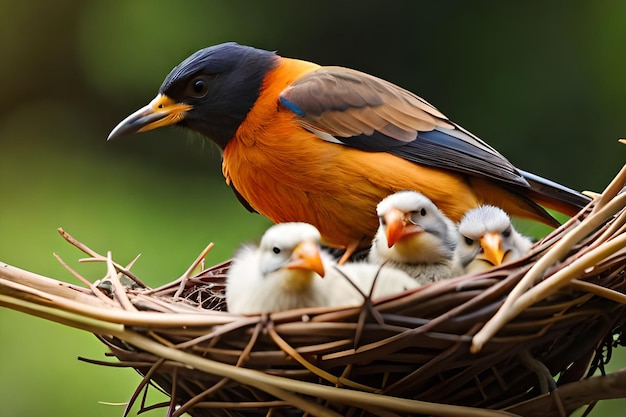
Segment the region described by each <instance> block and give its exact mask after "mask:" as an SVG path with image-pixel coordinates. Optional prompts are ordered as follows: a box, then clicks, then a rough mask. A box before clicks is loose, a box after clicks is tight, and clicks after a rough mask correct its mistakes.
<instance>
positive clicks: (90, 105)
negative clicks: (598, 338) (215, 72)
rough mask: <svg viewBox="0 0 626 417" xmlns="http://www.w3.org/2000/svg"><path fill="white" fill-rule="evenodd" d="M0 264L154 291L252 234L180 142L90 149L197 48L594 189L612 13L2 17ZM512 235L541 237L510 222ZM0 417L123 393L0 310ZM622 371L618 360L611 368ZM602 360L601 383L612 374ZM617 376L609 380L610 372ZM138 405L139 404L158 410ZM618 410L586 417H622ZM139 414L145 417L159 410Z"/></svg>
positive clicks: (79, 336) (74, 13) (621, 14)
mask: <svg viewBox="0 0 626 417" xmlns="http://www.w3.org/2000/svg"><path fill="white" fill-rule="evenodd" d="M0 6H1V7H2V11H3V17H4V19H3V24H2V25H0V53H1V54H2V57H3V65H0V85H1V91H2V98H3V99H2V101H0V190H1V191H2V200H1V202H0V260H2V261H4V262H7V263H10V264H13V265H16V266H19V267H23V268H27V269H30V270H34V271H35V272H39V273H42V274H45V275H51V276H54V277H58V278H61V279H66V280H68V281H72V280H73V278H72V277H71V276H70V275H69V274H68V273H67V272H66V271H65V270H64V269H63V268H62V267H61V266H60V265H59V264H58V263H57V262H56V261H55V260H54V259H53V257H52V256H51V255H52V252H56V253H58V254H59V255H60V256H62V257H63V258H64V259H65V260H66V261H67V262H68V263H70V265H71V266H73V267H76V268H77V269H78V270H79V271H80V272H81V273H84V274H85V275H87V276H89V277H90V278H93V279H96V278H99V277H100V276H101V274H102V273H103V271H104V269H103V268H101V267H99V266H94V265H83V264H81V265H77V263H76V259H77V258H79V257H81V256H82V254H81V253H79V252H78V251H77V250H75V249H74V248H72V247H70V246H69V245H67V244H66V243H65V242H63V241H62V239H61V238H60V237H59V236H58V235H57V234H56V231H55V229H56V228H57V227H64V228H65V229H66V230H67V231H68V232H70V233H72V234H74V235H75V236H76V237H77V238H78V239H80V240H82V241H83V242H85V243H87V244H88V245H90V246H91V247H93V248H94V249H96V250H98V251H100V252H106V251H107V250H112V251H113V255H114V257H115V259H116V260H118V262H122V263H123V262H128V261H130V260H131V259H132V258H133V257H134V256H135V255H136V254H137V253H138V252H141V253H142V258H141V259H140V261H139V262H138V263H137V265H136V267H135V268H134V270H135V271H136V273H137V274H138V275H139V276H141V277H142V278H143V279H144V280H145V281H147V282H149V283H150V284H152V285H154V286H156V285H158V284H160V283H163V282H167V281H170V280H172V279H174V278H176V277H177V276H178V274H180V273H182V272H183V271H184V270H185V269H186V267H187V265H188V264H189V263H191V261H192V260H193V259H194V258H195V257H196V255H197V253H199V251H200V250H201V249H202V248H204V246H206V244H207V243H208V242H210V241H214V242H215V243H216V247H215V249H214V250H213V251H212V252H211V253H210V255H209V257H208V262H209V263H217V262H219V261H222V260H223V259H226V258H228V257H229V256H230V255H231V253H232V251H233V250H234V249H235V248H236V247H237V246H238V245H239V244H240V243H241V242H244V241H248V240H253V239H255V238H257V237H258V236H259V235H260V234H261V233H262V231H263V230H264V229H265V228H266V227H267V225H268V224H269V222H268V221H267V220H265V219H263V218H262V217H261V216H258V215H253V214H249V213H247V212H246V211H245V210H244V209H243V208H242V207H240V206H239V205H238V203H237V202H236V200H235V199H234V198H233V196H232V194H231V192H230V191H229V190H228V189H227V187H226V185H225V184H224V181H223V178H222V177H221V170H220V163H219V159H220V155H219V151H218V150H217V149H216V148H214V147H213V146H212V145H210V144H208V143H207V142H206V141H204V140H203V139H201V138H199V137H197V136H195V135H192V134H189V133H187V132H182V131H181V130H180V129H175V128H171V129H163V130H161V131H156V132H150V133H146V134H142V135H138V136H134V137H131V138H128V139H126V140H121V141H117V142H114V143H106V142H105V138H106V136H107V134H108V132H109V131H110V129H111V128H112V127H113V126H115V124H116V123H117V122H118V121H119V120H121V119H122V118H123V117H125V116H126V115H127V114H129V113H130V112H131V111H134V110H135V109H136V108H138V107H140V106H142V105H143V104H145V103H146V102H147V101H148V100H150V99H151V98H152V97H153V95H154V94H155V93H156V91H157V89H158V86H159V85H160V83H161V80H162V79H163V77H164V76H165V75H166V74H167V72H168V71H169V70H170V69H171V68H172V67H173V66H174V65H176V64H177V63H178V62H179V61H180V60H182V59H183V58H185V57H186V56H187V55H188V54H189V53H191V52H193V51H194V50H196V49H199V48H201V47H204V46H208V45H211V44H215V43H219V42H223V41H228V40H235V41H238V42H239V43H242V44H248V45H253V46H257V47H261V48H265V49H271V50H278V51H279V53H281V54H282V55H284V56H291V57H298V58H302V59H307V60H312V61H315V62H318V63H320V64H327V65H343V66H347V67H352V68H356V69H360V70H363V71H366V72H369V73H371V74H375V75H378V76H380V77H382V78H386V79H388V80H390V81H392V82H395V83H397V84H399V85H401V86H403V87H405V88H408V89H409V90H412V91H414V92H416V93H418V94H419V95H421V96H422V97H424V98H426V99H427V100H429V101H430V102H431V103H433V104H434V105H436V106H437V107H438V108H440V109H441V110H442V111H443V112H444V113H445V114H447V115H448V116H449V117H451V118H452V119H453V120H455V121H456V122H458V123H460V124H461V125H463V126H464V127H466V128H467V129H469V130H471V131H472V132H474V133H476V134H477V135H479V136H481V137H482V138H483V139H485V140H487V141H488V142H489V143H490V144H492V145H493V146H494V147H495V148H497V149H498V150H500V151H501V152H502V153H503V154H504V155H506V156H507V157H509V159H510V160H511V161H512V162H513V163H514V164H516V165H517V166H519V167H521V168H524V169H526V170H528V171H532V172H535V173H537V174H540V175H543V176H546V177H548V178H551V179H553V180H556V181H559V182H562V183H564V184H567V185H569V186H571V187H573V188H577V189H591V190H596V191H601V190H602V188H603V187H604V186H605V185H606V184H607V183H608V181H609V180H610V179H611V178H612V177H613V175H614V174H615V173H616V172H617V170H618V169H619V168H620V167H621V165H622V164H623V163H624V159H625V158H624V151H625V150H624V149H623V148H620V147H619V145H617V144H616V140H617V139H618V138H620V137H623V136H624V130H625V129H626V126H625V125H624V114H625V113H626V112H625V110H626V100H624V97H625V96H626V77H625V76H624V74H626V55H624V54H623V51H624V50H626V25H624V24H623V22H624V19H625V18H626V3H624V2H620V1H618V0H605V1H602V2H590V1H587V2H584V1H583V2H575V3H567V5H566V4H565V3H563V2H493V1H491V2H488V1H472V2H464V1H440V2H424V1H420V2H416V1H394V0H392V1H387V2H384V3H381V2H379V1H366V0H360V1H355V0H352V1H343V2H336V1H330V0H321V1H316V2H307V3H301V2H288V1H283V0H272V1H263V2H248V1H243V0H229V1H205V2H199V1H188V2H171V1H163V0H158V1H155V0H136V1H132V2H130V1H122V0H110V1H107V2H102V1H78V0H59V1H56V2H45V1H41V0H39V1H33V2H18V1H16V0H0ZM524 230H525V231H526V232H527V233H532V234H535V235H537V234H541V233H545V230H544V229H539V228H533V226H529V225H528V223H524ZM0 340H1V341H2V345H1V347H0V349H2V353H3V359H4V360H3V361H2V365H0V402H1V403H2V404H3V411H2V415H4V416H8V417H10V416H26V415H61V414H64V415H79V414H85V413H87V414H89V415H93V416H117V415H120V414H121V411H122V409H123V408H122V406H111V405H99V404H97V401H104V402H111V403H122V402H124V401H126V400H127V399H128V397H129V396H130V393H131V391H132V389H133V388H134V386H135V385H136V384H137V383H138V381H139V377H138V376H137V375H136V374H135V373H134V372H133V371H130V370H119V369H110V368H101V367H95V366H92V365H88V364H85V363H82V362H78V361H76V360H75V357H76V356H77V355H81V356H87V357H95V358H98V359H102V355H103V353H104V347H103V346H102V345H101V344H100V343H99V342H98V341H97V340H96V339H95V338H94V337H92V336H90V335H88V334H84V333H82V332H78V331H75V330H72V329H66V328H63V327H62V326H59V325H56V324H51V323H46V322H43V321H42V320H38V319H33V318H31V317H27V316H25V315H23V314H18V313H15V312H12V311H8V310H6V309H3V310H0ZM621 356H622V357H623V356H624V353H623V352H621ZM619 360H620V359H619V358H618V359H617V361H616V363H615V364H614V365H613V367H615V366H617V365H620V362H619ZM621 366H624V361H623V359H622V362H621ZM162 400H163V397H161V396H158V395H156V396H155V399H154V401H162ZM620 404H621V406H622V407H623V405H624V404H626V401H623V400H622V401H613V402H607V403H602V404H600V405H599V406H598V409H597V410H596V411H594V414H595V415H605V416H608V415H621V411H619V406H620ZM148 415H163V412H162V410H160V411H158V412H157V411H154V412H151V413H148Z"/></svg>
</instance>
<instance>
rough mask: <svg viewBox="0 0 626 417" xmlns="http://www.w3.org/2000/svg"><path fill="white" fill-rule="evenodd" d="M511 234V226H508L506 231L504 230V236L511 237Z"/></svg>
mask: <svg viewBox="0 0 626 417" xmlns="http://www.w3.org/2000/svg"><path fill="white" fill-rule="evenodd" d="M509 236H511V228H508V229H506V230H505V231H504V232H502V237H509Z"/></svg>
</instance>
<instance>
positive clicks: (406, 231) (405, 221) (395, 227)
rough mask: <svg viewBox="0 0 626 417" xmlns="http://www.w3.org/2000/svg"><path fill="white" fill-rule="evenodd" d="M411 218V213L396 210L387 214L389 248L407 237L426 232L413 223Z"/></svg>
mask: <svg viewBox="0 0 626 417" xmlns="http://www.w3.org/2000/svg"><path fill="white" fill-rule="evenodd" d="M409 216H410V214H409V213H405V212H404V211H402V210H398V209H396V208H393V209H391V210H390V211H389V212H388V213H387V214H385V222H386V224H387V226H386V230H385V233H386V236H387V246H389V247H392V246H393V245H395V244H396V242H398V241H400V240H402V239H404V238H406V237H407V236H411V235H414V234H416V233H421V232H423V231H424V229H423V228H422V227H421V226H420V225H418V224H414V223H412V222H411V220H410V219H409Z"/></svg>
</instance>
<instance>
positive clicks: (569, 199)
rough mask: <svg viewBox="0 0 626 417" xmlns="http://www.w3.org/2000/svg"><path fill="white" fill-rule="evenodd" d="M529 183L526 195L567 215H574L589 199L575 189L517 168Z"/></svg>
mask: <svg viewBox="0 0 626 417" xmlns="http://www.w3.org/2000/svg"><path fill="white" fill-rule="evenodd" d="M519 172H520V173H521V174H522V176H523V177H524V178H525V179H526V181H528V183H529V184H530V190H529V192H528V196H529V197H530V198H531V199H533V200H534V201H535V202H537V203H539V204H541V205H543V206H545V207H548V208H550V209H553V210H556V211H558V212H560V213H563V214H566V215H568V216H574V215H575V214H576V213H578V212H579V211H580V209H582V208H583V207H585V206H586V205H587V204H589V202H590V201H591V199H590V198H589V197H587V196H585V195H583V194H581V193H579V192H578V191H576V190H572V189H571V188H568V187H566V186H564V185H561V184H559V183H556V182H554V181H550V180H548V179H545V178H542V177H540V176H538V175H535V174H531V173H530V172H526V171H522V170H519Z"/></svg>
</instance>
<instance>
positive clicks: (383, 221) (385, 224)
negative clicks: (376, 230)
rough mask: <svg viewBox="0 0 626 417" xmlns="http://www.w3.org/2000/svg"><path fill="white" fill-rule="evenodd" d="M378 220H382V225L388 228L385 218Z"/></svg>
mask: <svg viewBox="0 0 626 417" xmlns="http://www.w3.org/2000/svg"><path fill="white" fill-rule="evenodd" d="M378 219H379V220H380V225H381V226H387V220H385V218H384V217H382V216H381V217H379V218H378Z"/></svg>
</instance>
